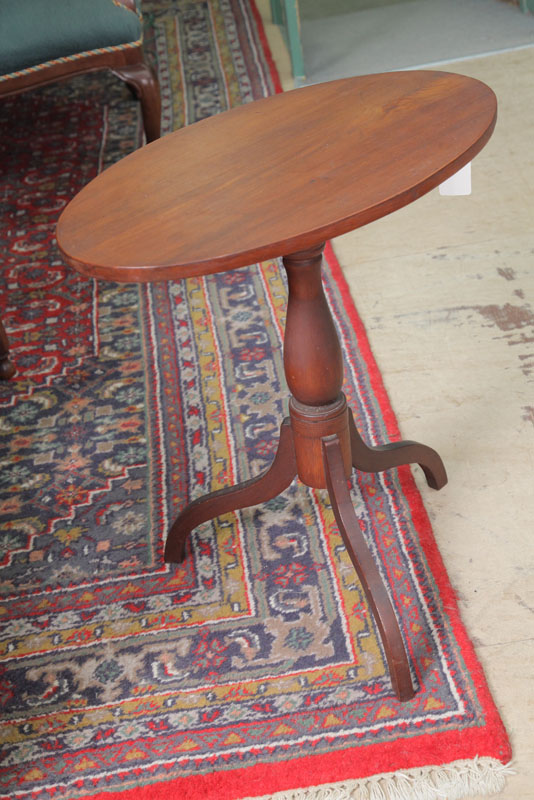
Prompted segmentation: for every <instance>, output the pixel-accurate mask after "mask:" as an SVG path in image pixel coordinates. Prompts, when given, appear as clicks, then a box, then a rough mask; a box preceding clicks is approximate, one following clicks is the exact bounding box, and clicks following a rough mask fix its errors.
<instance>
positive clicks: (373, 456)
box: [165, 395, 447, 701]
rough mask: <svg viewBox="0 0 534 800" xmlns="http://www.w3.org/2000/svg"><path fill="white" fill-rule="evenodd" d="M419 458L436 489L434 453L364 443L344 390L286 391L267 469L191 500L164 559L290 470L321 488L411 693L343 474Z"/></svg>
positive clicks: (394, 676) (394, 625)
mask: <svg viewBox="0 0 534 800" xmlns="http://www.w3.org/2000/svg"><path fill="white" fill-rule="evenodd" d="M410 463H418V464H419V465H420V466H421V468H422V469H423V471H424V473H425V476H426V479H427V483H428V485H429V486H431V487H432V488H433V489H441V488H442V487H443V486H444V485H445V484H446V483H447V475H446V473H445V468H444V466H443V462H442V461H441V458H440V457H439V455H438V454H437V453H436V452H435V450H432V449H431V448H430V447H427V446H426V445H422V444H418V443H417V442H408V441H406V442H398V443H395V444H390V445H385V446H382V447H369V446H368V445H366V444H365V442H364V441H363V440H362V438H361V436H360V434H359V432H358V430H357V428H356V425H355V423H354V418H353V415H352V412H351V411H350V410H349V409H348V408H347V404H346V401H345V397H344V395H340V396H339V398H338V399H337V400H336V401H335V402H334V403H331V404H328V405H327V406H318V407H315V406H309V407H307V406H304V405H303V404H301V403H298V402H296V401H295V400H294V398H292V399H291V402H290V417H288V418H286V419H285V420H284V421H283V423H282V426H281V429H280V441H279V444H278V450H277V452H276V455H275V457H274V460H273V462H272V464H271V466H270V467H269V469H268V470H267V471H266V472H265V473H263V474H262V475H260V476H259V477H257V478H253V479H252V480H249V481H245V482H243V483H239V484H237V485H236V486H232V487H230V488H228V489H221V490H220V491H217V492H212V493H211V494H208V495H206V496H205V497H202V498H200V499H199V500H195V501H194V502H193V503H191V504H190V505H188V506H187V507H186V508H185V509H184V510H183V511H182V512H181V513H180V514H179V516H178V517H177V519H176V520H175V522H174V524H173V525H172V527H171V529H170V531H169V534H168V537H167V543H166V547H165V561H167V562H177V563H180V562H181V561H183V559H184V557H185V542H186V540H187V537H188V536H189V534H190V532H191V531H192V530H193V528H195V527H196V526H197V525H200V524H201V523H202V522H207V521H208V520H210V519H213V518H214V517H218V516H219V515H220V514H226V513H228V512H229V511H235V510H237V509H240V508H246V507H248V506H252V505H257V504H258V503H263V502H265V501H267V500H270V499H271V498H273V497H276V496H277V495H278V494H280V493H281V492H282V491H284V489H286V488H287V487H288V486H289V484H290V483H291V482H292V481H293V479H294V478H295V477H297V476H298V477H299V478H300V479H301V480H302V482H303V483H305V484H307V485H308V486H313V487H315V488H326V489H327V490H328V494H329V496H330V502H331V503H332V508H333V511H334V514H335V517H336V521H337V524H338V527H339V530H340V533H341V536H342V538H343V541H344V543H345V547H346V548H347V552H348V554H349V556H350V559H351V561H352V563H353V565H354V568H355V570H356V572H357V574H358V577H359V579H360V581H361V584H362V586H363V589H364V591H365V594H366V596H367V600H368V602H369V605H370V607H371V609H372V612H373V614H374V617H375V620H376V623H377V626H378V629H379V631H380V635H381V638H382V643H383V645H384V651H385V654H386V659H387V663H388V667H389V671H390V675H391V681H392V685H393V689H394V691H395V694H396V695H397V697H398V699H399V700H401V701H406V700H409V699H410V698H411V697H413V696H414V693H415V691H414V687H413V683H412V678H411V674H410V665H409V662H408V657H407V655H406V650H405V647H404V642H403V639H402V634H401V632H400V628H399V624H398V622H397V618H396V616H395V612H394V610H393V606H392V604H391V601H390V599H389V595H388V593H387V590H386V588H385V586H384V584H383V582H382V579H381V577H380V573H379V570H378V567H377V566H376V564H375V562H374V559H373V556H372V555H371V552H370V551H369V548H368V547H367V544H366V543H365V540H364V538H363V536H362V533H361V530H360V526H359V524H358V519H357V517H356V514H355V512H354V508H353V506H352V501H351V498H350V493H349V490H348V487H347V478H348V476H349V475H350V472H351V470H352V468H353V467H355V468H356V469H359V470H362V471H365V472H380V471H382V470H385V469H390V468H391V467H398V466H400V465H401V464H410Z"/></svg>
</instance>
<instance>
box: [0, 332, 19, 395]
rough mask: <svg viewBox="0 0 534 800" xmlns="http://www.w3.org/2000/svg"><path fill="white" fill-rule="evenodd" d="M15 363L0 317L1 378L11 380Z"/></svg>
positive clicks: (14, 370)
mask: <svg viewBox="0 0 534 800" xmlns="http://www.w3.org/2000/svg"><path fill="white" fill-rule="evenodd" d="M15 372H16V369H15V365H14V364H13V363H12V362H11V361H10V360H9V341H8V338H7V333H6V331H5V328H4V326H3V324H2V320H1V319H0V379H1V380H9V378H12V377H13V375H14V374H15Z"/></svg>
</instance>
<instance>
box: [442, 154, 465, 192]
mask: <svg viewBox="0 0 534 800" xmlns="http://www.w3.org/2000/svg"><path fill="white" fill-rule="evenodd" d="M439 193H440V194H443V195H454V194H471V162H469V164H466V165H465V167H462V169H461V170H460V171H459V172H456V173H455V174H454V175H452V176H451V177H450V178H447V180H446V181H443V183H441V184H440V186H439Z"/></svg>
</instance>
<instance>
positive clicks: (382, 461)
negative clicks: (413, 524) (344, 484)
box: [349, 410, 447, 489]
mask: <svg viewBox="0 0 534 800" xmlns="http://www.w3.org/2000/svg"><path fill="white" fill-rule="evenodd" d="M349 430H350V444H351V449H352V464H353V466H354V467H355V468H356V469H359V470H361V471H362V472H382V470H385V469H391V467H400V466H401V465H403V464H419V466H420V467H421V469H422V470H423V472H424V473H425V477H426V482H427V483H428V485H429V486H430V487H431V488H432V489H442V488H443V487H444V486H445V484H446V483H447V473H446V472H445V467H444V465H443V461H442V460H441V458H440V457H439V455H438V454H437V453H436V451H435V450H433V449H432V448H431V447H428V446H427V445H426V444H419V443H418V442H411V441H404V442H394V443H393V444H385V445H381V446H379V447H369V446H368V445H366V444H365V442H364V441H363V439H362V437H361V436H360V434H359V432H358V429H357V427H356V423H355V422H354V417H353V414H352V411H350V410H349Z"/></svg>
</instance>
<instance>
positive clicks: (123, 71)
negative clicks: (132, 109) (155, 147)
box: [111, 61, 161, 143]
mask: <svg viewBox="0 0 534 800" xmlns="http://www.w3.org/2000/svg"><path fill="white" fill-rule="evenodd" d="M111 71H112V72H113V74H114V75H116V76H117V77H118V78H120V79H121V80H123V81H124V82H125V83H127V84H128V86H131V88H132V89H133V91H134V93H135V95H136V96H137V97H138V99H139V102H140V103H141V112H142V114H143V126H144V129H145V136H146V140H147V143H148V142H154V141H155V140H156V139H159V136H160V132H161V95H160V92H159V83H158V81H157V79H156V77H155V75H154V73H153V72H152V70H151V69H150V67H149V66H148V65H147V64H145V63H144V62H143V61H140V62H138V63H137V64H126V65H125V66H121V67H114V68H113V69H112V70H111Z"/></svg>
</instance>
